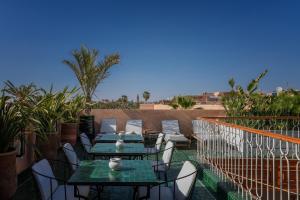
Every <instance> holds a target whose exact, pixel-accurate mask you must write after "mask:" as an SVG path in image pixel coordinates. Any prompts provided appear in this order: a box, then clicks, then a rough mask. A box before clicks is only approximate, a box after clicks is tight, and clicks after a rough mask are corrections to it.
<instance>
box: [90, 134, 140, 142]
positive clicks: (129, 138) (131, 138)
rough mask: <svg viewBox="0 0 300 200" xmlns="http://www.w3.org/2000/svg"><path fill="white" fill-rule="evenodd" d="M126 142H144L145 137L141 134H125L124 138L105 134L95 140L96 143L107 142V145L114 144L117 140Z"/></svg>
mask: <svg viewBox="0 0 300 200" xmlns="http://www.w3.org/2000/svg"><path fill="white" fill-rule="evenodd" d="M119 139H121V140H124V142H143V141H144V137H143V135H141V134H124V135H122V136H120V135H118V134H103V135H98V136H96V138H95V142H107V143H113V142H116V141H117V140H119Z"/></svg>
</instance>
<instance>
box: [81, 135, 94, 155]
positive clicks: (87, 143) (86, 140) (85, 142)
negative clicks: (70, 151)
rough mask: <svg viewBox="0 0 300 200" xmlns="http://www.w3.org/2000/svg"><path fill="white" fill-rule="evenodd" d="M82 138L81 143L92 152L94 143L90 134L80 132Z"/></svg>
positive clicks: (86, 149) (87, 150)
mask: <svg viewBox="0 0 300 200" xmlns="http://www.w3.org/2000/svg"><path fill="white" fill-rule="evenodd" d="M80 140H81V143H82V145H83V147H84V149H85V151H86V152H90V150H91V148H92V144H91V141H90V139H89V138H88V136H87V135H86V134H85V133H81V134H80Z"/></svg>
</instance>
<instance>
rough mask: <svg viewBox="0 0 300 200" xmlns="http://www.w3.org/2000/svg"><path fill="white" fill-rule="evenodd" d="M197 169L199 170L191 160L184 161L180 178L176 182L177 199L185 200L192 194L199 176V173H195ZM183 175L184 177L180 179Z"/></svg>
mask: <svg viewBox="0 0 300 200" xmlns="http://www.w3.org/2000/svg"><path fill="white" fill-rule="evenodd" d="M196 171H197V169H196V167H195V166H194V165H193V164H192V163H191V162H190V161H185V162H184V164H183V166H182V168H181V170H180V172H179V174H178V176H177V179H178V180H176V182H175V196H176V198H175V199H176V200H184V199H187V198H188V197H189V196H190V194H191V191H192V189H193V186H194V183H195V181H196V178H197V173H194V172H196ZM190 174H191V175H190ZM185 176H186V177H185ZM181 177H184V178H182V179H180V178H181Z"/></svg>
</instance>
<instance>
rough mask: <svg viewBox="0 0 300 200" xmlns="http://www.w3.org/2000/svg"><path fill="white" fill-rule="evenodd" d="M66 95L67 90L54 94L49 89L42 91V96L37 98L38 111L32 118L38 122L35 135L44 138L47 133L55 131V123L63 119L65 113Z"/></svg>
mask: <svg viewBox="0 0 300 200" xmlns="http://www.w3.org/2000/svg"><path fill="white" fill-rule="evenodd" d="M67 93H69V92H68V88H65V89H64V90H62V91H61V92H57V93H54V92H53V91H52V88H51V89H50V91H44V94H43V95H41V96H39V97H38V101H37V108H38V109H37V110H36V111H35V113H34V116H35V118H36V119H37V120H38V121H39V124H38V126H37V133H39V135H40V136H41V137H42V138H43V136H44V138H45V136H46V135H47V134H48V133H54V132H56V131H57V123H58V121H59V120H61V119H62V118H63V114H64V112H65V102H66V98H67V95H66V94H67Z"/></svg>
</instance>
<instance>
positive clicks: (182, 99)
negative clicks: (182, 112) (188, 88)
mask: <svg viewBox="0 0 300 200" xmlns="http://www.w3.org/2000/svg"><path fill="white" fill-rule="evenodd" d="M195 104H196V102H195V100H194V99H193V98H192V97H189V96H176V97H174V98H173V99H172V101H171V103H170V106H172V108H174V109H190V108H192V107H193V106H194V105H195Z"/></svg>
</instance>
